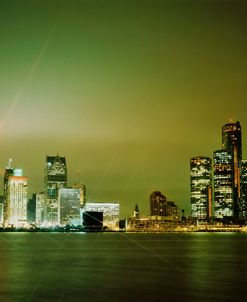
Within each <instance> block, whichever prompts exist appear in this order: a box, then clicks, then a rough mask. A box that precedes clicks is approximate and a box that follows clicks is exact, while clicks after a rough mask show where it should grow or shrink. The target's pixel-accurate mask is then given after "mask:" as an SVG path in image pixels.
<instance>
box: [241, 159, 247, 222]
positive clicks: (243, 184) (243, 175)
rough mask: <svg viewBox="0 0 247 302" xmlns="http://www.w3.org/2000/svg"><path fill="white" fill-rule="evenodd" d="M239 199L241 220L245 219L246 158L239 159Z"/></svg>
mask: <svg viewBox="0 0 247 302" xmlns="http://www.w3.org/2000/svg"><path fill="white" fill-rule="evenodd" d="M240 175H241V199H240V213H241V215H240V217H241V220H247V160H242V161H241V173H240Z"/></svg>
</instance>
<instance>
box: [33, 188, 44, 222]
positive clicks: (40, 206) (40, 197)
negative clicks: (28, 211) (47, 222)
mask: <svg viewBox="0 0 247 302" xmlns="http://www.w3.org/2000/svg"><path fill="white" fill-rule="evenodd" d="M44 213H45V197H44V193H43V192H40V193H39V194H36V215H35V219H36V224H37V225H38V226H39V225H42V224H44Z"/></svg>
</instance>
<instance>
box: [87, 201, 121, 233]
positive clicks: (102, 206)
mask: <svg viewBox="0 0 247 302" xmlns="http://www.w3.org/2000/svg"><path fill="white" fill-rule="evenodd" d="M83 212H102V213H103V227H105V228H107V229H109V230H118V229H119V203H104V202H98V203H88V202H87V203H86V204H85V206H84V208H83Z"/></svg>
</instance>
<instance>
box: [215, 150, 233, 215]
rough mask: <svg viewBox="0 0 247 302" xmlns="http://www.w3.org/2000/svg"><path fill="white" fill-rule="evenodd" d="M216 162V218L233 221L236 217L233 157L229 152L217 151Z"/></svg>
mask: <svg viewBox="0 0 247 302" xmlns="http://www.w3.org/2000/svg"><path fill="white" fill-rule="evenodd" d="M213 162H214V217H215V218H216V219H224V220H232V219H233V217H234V213H233V210H234V200H233V185H232V184H233V172H232V156H231V154H230V153H229V152H228V150H217V151H215V152H214V154H213Z"/></svg>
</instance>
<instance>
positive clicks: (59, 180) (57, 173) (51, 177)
mask: <svg viewBox="0 0 247 302" xmlns="http://www.w3.org/2000/svg"><path fill="white" fill-rule="evenodd" d="M44 182H45V185H44V198H45V222H46V223H48V224H50V225H58V224H59V217H58V211H59V209H58V190H59V189H61V188H63V187H66V186H67V167H66V159H65V157H60V156H59V155H57V156H47V157H46V166H45V179H44Z"/></svg>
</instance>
